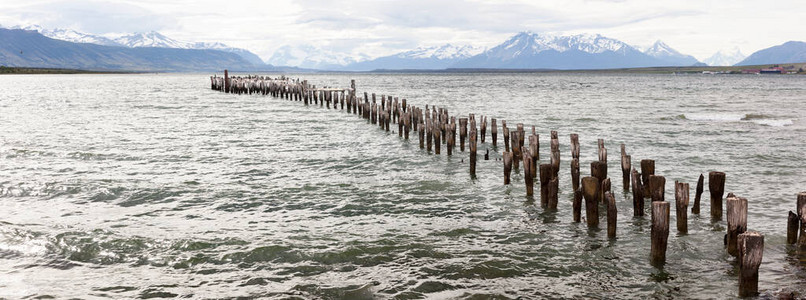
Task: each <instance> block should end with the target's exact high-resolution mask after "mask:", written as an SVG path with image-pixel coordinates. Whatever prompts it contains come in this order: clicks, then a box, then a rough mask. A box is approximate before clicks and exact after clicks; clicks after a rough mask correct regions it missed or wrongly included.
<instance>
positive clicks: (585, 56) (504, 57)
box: [452, 32, 667, 70]
mask: <svg viewBox="0 0 806 300" xmlns="http://www.w3.org/2000/svg"><path fill="white" fill-rule="evenodd" d="M665 64H667V63H665V62H663V61H661V60H659V59H657V58H654V57H652V56H649V55H647V54H644V53H643V52H641V51H639V50H638V49H636V48H634V47H632V46H630V45H628V44H626V43H624V42H622V41H619V40H616V39H611V38H607V37H604V36H601V35H598V34H596V35H591V34H580V35H573V36H555V35H548V34H537V33H531V32H521V33H518V34H516V35H514V36H513V37H511V38H510V39H508V40H507V41H505V42H504V43H502V44H500V45H498V46H495V47H493V48H491V49H490V50H487V51H485V52H484V53H481V54H479V55H476V56H473V57H470V58H468V59H466V60H463V61H460V62H458V63H456V64H454V65H453V66H452V67H453V68H493V69H559V70H573V69H609V68H632V67H649V66H663V65H665Z"/></svg>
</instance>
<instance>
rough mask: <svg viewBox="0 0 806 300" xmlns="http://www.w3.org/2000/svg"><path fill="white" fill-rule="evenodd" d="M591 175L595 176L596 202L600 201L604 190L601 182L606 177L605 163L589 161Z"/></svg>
mask: <svg viewBox="0 0 806 300" xmlns="http://www.w3.org/2000/svg"><path fill="white" fill-rule="evenodd" d="M591 176H592V177H593V178H596V180H597V184H598V185H599V186H600V187H599V194H598V195H596V203H602V201H603V200H604V199H602V198H603V197H604V191H603V190H602V188H601V185H602V182H603V181H604V180H605V178H607V163H605V162H602V161H594V162H591Z"/></svg>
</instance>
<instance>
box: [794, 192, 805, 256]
mask: <svg viewBox="0 0 806 300" xmlns="http://www.w3.org/2000/svg"><path fill="white" fill-rule="evenodd" d="M795 213H797V215H798V221H799V222H800V233H798V248H800V249H804V248H806V192H800V193H798V202H797V207H796V208H795Z"/></svg>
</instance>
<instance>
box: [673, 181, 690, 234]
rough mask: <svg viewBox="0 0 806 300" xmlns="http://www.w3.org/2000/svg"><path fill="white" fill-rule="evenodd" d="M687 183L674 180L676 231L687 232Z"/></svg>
mask: <svg viewBox="0 0 806 300" xmlns="http://www.w3.org/2000/svg"><path fill="white" fill-rule="evenodd" d="M688 199H689V189H688V183H683V182H677V181H675V182H674V200H675V201H674V202H675V214H676V215H677V231H679V232H682V233H686V232H688Z"/></svg>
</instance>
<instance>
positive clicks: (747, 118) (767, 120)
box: [683, 113, 794, 127]
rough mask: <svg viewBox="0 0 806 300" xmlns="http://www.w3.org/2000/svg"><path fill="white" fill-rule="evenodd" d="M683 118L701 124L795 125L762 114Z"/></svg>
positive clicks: (685, 116)
mask: <svg viewBox="0 0 806 300" xmlns="http://www.w3.org/2000/svg"><path fill="white" fill-rule="evenodd" d="M683 118H684V119H686V120H691V121H700V122H752V123H755V124H759V125H765V126H773V127H783V126H788V125H792V124H794V121H793V120H792V119H775V118H773V117H771V116H766V115H761V114H730V113H726V114H699V113H694V114H684V115H683Z"/></svg>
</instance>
